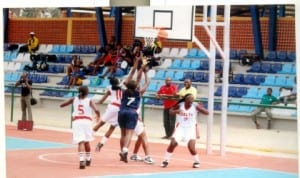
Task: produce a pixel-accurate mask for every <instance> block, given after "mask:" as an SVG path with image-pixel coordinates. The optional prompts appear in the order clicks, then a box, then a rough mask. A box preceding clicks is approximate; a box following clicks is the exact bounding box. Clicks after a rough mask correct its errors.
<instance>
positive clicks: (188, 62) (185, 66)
mask: <svg viewBox="0 0 300 178" xmlns="http://www.w3.org/2000/svg"><path fill="white" fill-rule="evenodd" d="M181 69H191V60H189V59H184V60H183V61H182V63H181Z"/></svg>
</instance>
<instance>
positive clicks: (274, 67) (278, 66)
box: [270, 63, 282, 73]
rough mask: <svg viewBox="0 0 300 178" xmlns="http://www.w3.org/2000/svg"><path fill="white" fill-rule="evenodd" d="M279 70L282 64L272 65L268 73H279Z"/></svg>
mask: <svg viewBox="0 0 300 178" xmlns="http://www.w3.org/2000/svg"><path fill="white" fill-rule="evenodd" d="M281 69H282V64H280V63H275V64H272V65H271V71H270V73H277V72H278V71H281Z"/></svg>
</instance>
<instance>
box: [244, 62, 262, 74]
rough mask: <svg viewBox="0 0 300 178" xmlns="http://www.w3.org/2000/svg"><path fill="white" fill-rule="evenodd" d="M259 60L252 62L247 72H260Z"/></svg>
mask: <svg viewBox="0 0 300 178" xmlns="http://www.w3.org/2000/svg"><path fill="white" fill-rule="evenodd" d="M260 66H261V64H260V62H254V63H253V64H252V66H251V68H250V69H249V70H247V72H260Z"/></svg>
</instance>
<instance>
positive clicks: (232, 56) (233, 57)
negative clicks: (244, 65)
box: [229, 49, 239, 59]
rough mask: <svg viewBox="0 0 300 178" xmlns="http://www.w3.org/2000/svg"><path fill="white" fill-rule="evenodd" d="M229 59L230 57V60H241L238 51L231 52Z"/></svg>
mask: <svg viewBox="0 0 300 178" xmlns="http://www.w3.org/2000/svg"><path fill="white" fill-rule="evenodd" d="M229 57H230V59H239V57H238V55H237V51H236V50H235V49H231V50H230V54H229Z"/></svg>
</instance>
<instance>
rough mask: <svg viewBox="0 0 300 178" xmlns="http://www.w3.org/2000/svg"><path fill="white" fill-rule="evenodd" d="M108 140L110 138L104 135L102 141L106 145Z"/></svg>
mask: <svg viewBox="0 0 300 178" xmlns="http://www.w3.org/2000/svg"><path fill="white" fill-rule="evenodd" d="M107 140H108V138H107V137H106V136H103V137H102V139H101V143H102V144H103V145H104V144H105V143H106V141H107Z"/></svg>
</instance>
